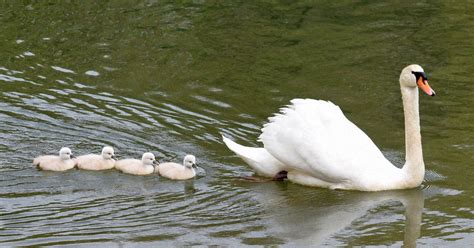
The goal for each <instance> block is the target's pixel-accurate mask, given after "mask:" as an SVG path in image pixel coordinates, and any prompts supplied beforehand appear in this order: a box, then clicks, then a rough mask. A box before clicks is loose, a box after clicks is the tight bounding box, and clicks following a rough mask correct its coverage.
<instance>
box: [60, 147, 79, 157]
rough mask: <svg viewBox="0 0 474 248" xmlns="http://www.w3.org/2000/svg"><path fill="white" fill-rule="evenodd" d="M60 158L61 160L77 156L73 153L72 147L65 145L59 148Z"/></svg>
mask: <svg viewBox="0 0 474 248" xmlns="http://www.w3.org/2000/svg"><path fill="white" fill-rule="evenodd" d="M59 158H61V160H68V159H71V158H75V157H74V155H73V154H72V151H71V149H69V148H68V147H63V148H61V150H59Z"/></svg>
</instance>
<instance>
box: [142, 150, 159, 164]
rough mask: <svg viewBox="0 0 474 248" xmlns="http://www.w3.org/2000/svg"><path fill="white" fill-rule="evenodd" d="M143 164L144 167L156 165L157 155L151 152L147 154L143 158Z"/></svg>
mask: <svg viewBox="0 0 474 248" xmlns="http://www.w3.org/2000/svg"><path fill="white" fill-rule="evenodd" d="M142 163H143V164H144V165H154V164H156V160H155V155H153V153H151V152H145V153H143V156H142Z"/></svg>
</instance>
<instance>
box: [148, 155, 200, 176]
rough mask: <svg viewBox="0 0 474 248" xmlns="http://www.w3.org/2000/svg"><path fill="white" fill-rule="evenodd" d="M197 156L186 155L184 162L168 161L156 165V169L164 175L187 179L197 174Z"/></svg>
mask: <svg viewBox="0 0 474 248" xmlns="http://www.w3.org/2000/svg"><path fill="white" fill-rule="evenodd" d="M195 168H197V165H196V157H194V156H193V155H186V156H185V157H184V161H183V164H178V163H173V162H167V163H161V164H159V165H157V166H156V168H155V170H156V171H157V172H158V173H159V174H160V175H161V176H162V177H166V178H169V179H172V180H186V179H191V178H193V177H195V176H196V170H195Z"/></svg>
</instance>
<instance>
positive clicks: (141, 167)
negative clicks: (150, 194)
mask: <svg viewBox="0 0 474 248" xmlns="http://www.w3.org/2000/svg"><path fill="white" fill-rule="evenodd" d="M155 164H156V160H155V155H153V153H151V152H145V153H143V156H142V160H138V159H122V160H119V161H117V162H115V169H117V170H119V171H122V172H123V173H127V174H132V175H140V176H143V175H149V174H152V173H153V172H154V171H155V166H154V165H155Z"/></svg>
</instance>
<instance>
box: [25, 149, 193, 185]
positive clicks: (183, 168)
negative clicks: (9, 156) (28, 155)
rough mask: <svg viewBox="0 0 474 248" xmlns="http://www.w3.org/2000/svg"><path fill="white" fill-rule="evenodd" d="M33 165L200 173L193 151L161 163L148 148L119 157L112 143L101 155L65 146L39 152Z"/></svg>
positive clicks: (177, 175)
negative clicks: (78, 152) (180, 161)
mask: <svg viewBox="0 0 474 248" xmlns="http://www.w3.org/2000/svg"><path fill="white" fill-rule="evenodd" d="M33 165H34V166H36V167H37V168H38V169H41V170H49V171H66V170H69V169H72V168H77V169H83V170H94V171H98V170H108V169H113V168H115V169H117V170H119V171H121V172H123V173H126V174H131V175H140V176H144V175H150V174H153V173H154V172H156V173H158V174H159V175H161V176H163V177H166V178H169V179H173V180H186V179H191V178H193V177H195V176H196V171H195V168H197V166H196V158H195V157H194V156H193V155H186V156H185V158H184V162H183V164H182V165H181V164H177V163H172V162H166V163H161V164H160V163H158V162H157V161H156V159H155V155H153V153H151V152H145V153H144V154H143V155H142V159H141V160H138V159H130V158H129V159H121V160H115V153H114V149H113V148H112V147H110V146H105V147H104V148H103V149H102V153H101V154H100V155H98V154H87V155H82V156H79V157H77V158H76V157H75V156H74V155H73V154H72V151H71V149H69V148H68V147H63V148H61V150H60V151H59V156H53V155H45V156H39V157H37V158H35V159H34V160H33ZM190 165H191V167H190Z"/></svg>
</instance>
